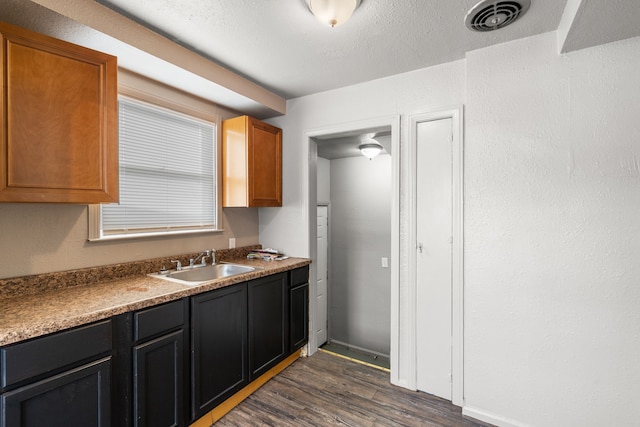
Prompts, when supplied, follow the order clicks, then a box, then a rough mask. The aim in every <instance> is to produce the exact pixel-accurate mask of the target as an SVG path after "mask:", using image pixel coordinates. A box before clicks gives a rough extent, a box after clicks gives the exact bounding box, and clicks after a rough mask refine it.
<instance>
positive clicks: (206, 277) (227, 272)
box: [149, 263, 262, 286]
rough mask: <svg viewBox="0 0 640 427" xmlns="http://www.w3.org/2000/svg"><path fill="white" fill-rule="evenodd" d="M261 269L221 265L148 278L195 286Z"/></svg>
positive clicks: (158, 274)
mask: <svg viewBox="0 0 640 427" xmlns="http://www.w3.org/2000/svg"><path fill="white" fill-rule="evenodd" d="M261 269H262V268H261V267H251V266H248V265H241V264H226V263H221V264H214V265H207V266H205V267H197V268H189V269H186V270H180V271H170V272H168V273H152V274H149V276H152V277H157V278H158V279H164V280H169V281H171V282H177V283H182V284H183V285H191V286H195V285H200V284H202V283H205V282H210V281H212V280H216V279H223V278H225V277H231V276H237V275H238V274H244V273H250V272H252V271H255V270H261Z"/></svg>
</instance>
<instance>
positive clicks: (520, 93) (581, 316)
mask: <svg viewBox="0 0 640 427" xmlns="http://www.w3.org/2000/svg"><path fill="white" fill-rule="evenodd" d="M555 40H556V36H555V34H554V33H550V34H547V35H543V36H538V37H534V38H530V39H525V40H521V41H517V42H512V43H508V44H504V45H499V46H495V47H493V48H488V49H484V50H479V51H475V52H471V53H469V54H468V56H467V76H468V79H467V101H466V139H465V147H466V151H465V384H464V390H465V397H466V405H467V408H466V410H467V413H469V414H471V415H479V414H480V415H482V414H485V415H488V416H489V418H488V419H489V420H491V421H493V422H499V421H501V422H502V424H503V425H509V424H510V423H511V424H514V425H531V426H577V425H580V426H602V425H616V426H623V425H626V426H630V425H637V424H638V419H640V406H638V404H637V399H638V397H639V396H640V364H639V363H638V354H640V310H639V307H640V287H638V283H639V279H640V263H639V262H638V260H639V259H640V163H639V159H640V141H639V138H640V121H639V120H638V100H639V99H640V78H638V69H639V68H640V39H639V38H636V39H631V40H627V41H624V42H618V43H613V44H609V45H604V46H600V47H595V48H590V49H586V50H582V51H578V52H574V53H571V54H569V55H567V56H558V55H557V54H556V52H557V49H556V48H557V47H556V43H555Z"/></svg>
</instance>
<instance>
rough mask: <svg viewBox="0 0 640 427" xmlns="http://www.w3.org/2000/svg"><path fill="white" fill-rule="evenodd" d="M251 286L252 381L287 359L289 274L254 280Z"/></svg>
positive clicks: (250, 338) (250, 342)
mask: <svg viewBox="0 0 640 427" xmlns="http://www.w3.org/2000/svg"><path fill="white" fill-rule="evenodd" d="M248 286H249V366H250V380H254V379H255V378H257V377H259V376H260V375H262V374H264V373H265V372H266V371H268V370H269V369H270V368H271V367H273V366H275V365H276V364H277V363H278V362H280V361H281V360H283V359H284V358H285V356H286V354H285V353H286V352H287V350H288V346H287V304H286V297H287V274H286V273H280V274H274V275H272V276H266V277H263V278H260V279H256V280H252V281H250V282H249V283H248Z"/></svg>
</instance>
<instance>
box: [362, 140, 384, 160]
mask: <svg viewBox="0 0 640 427" xmlns="http://www.w3.org/2000/svg"><path fill="white" fill-rule="evenodd" d="M358 149H359V150H360V152H361V153H362V155H363V156H365V157H366V158H368V159H369V160H371V159H373V158H374V157H376V156H377V155H378V154H380V152H381V151H382V145H380V144H379V143H378V141H376V140H375V139H370V140H369V142H365V143H364V144H360V145H358Z"/></svg>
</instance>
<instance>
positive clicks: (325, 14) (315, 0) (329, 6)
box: [306, 0, 361, 27]
mask: <svg viewBox="0 0 640 427" xmlns="http://www.w3.org/2000/svg"><path fill="white" fill-rule="evenodd" d="M306 2H307V5H308V6H309V10H311V13H313V14H314V15H315V17H316V18H318V21H320V22H322V23H323V24H325V25H328V26H330V27H336V26H338V25H340V24H343V23H345V22H347V20H348V19H349V18H350V17H351V14H352V13H353V11H354V10H356V9H357V8H358V6H360V2H361V0H306Z"/></svg>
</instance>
